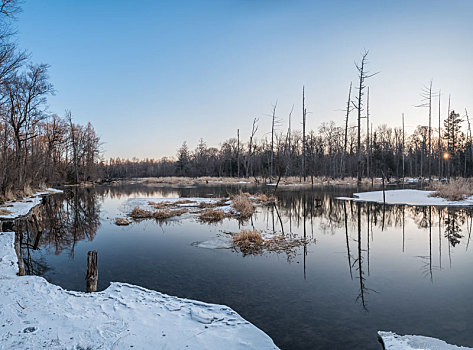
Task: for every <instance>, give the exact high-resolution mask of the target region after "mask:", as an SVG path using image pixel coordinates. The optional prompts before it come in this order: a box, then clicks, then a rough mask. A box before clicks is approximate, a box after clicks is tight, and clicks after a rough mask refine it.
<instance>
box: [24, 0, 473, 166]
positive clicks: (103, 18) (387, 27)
mask: <svg viewBox="0 0 473 350" xmlns="http://www.w3.org/2000/svg"><path fill="white" fill-rule="evenodd" d="M22 7H23V11H22V13H20V14H19V15H18V18H17V21H16V24H15V25H16V27H17V32H18V34H17V41H18V44H19V46H20V47H21V48H23V49H26V50H28V51H29V52H30V53H31V60H32V61H33V62H35V63H48V64H50V65H51V68H50V77H51V81H52V83H53V84H54V87H55V90H56V93H55V95H54V96H51V97H50V98H49V110H50V111H51V112H55V113H58V114H60V115H64V113H65V110H70V111H71V112H72V115H73V118H74V120H75V121H76V122H79V123H82V124H85V123H87V122H89V121H90V122H91V123H92V124H93V126H94V127H95V129H96V131H97V133H98V135H99V136H100V137H101V140H102V142H103V146H102V149H103V155H104V157H105V158H106V159H108V158H109V157H125V158H131V157H137V158H140V159H142V158H160V157H163V156H170V157H172V156H175V155H176V151H177V149H178V148H179V147H180V146H181V144H182V143H183V142H184V141H187V143H188V145H189V147H190V148H191V149H193V148H195V147H196V145H197V144H198V142H199V140H200V139H201V138H202V139H203V140H204V141H205V142H206V143H207V145H208V146H219V144H221V143H222V142H223V141H224V140H225V139H228V138H230V137H236V133H237V129H240V135H241V138H242V140H243V141H245V140H247V139H248V138H249V134H250V132H251V124H252V121H253V119H254V118H259V129H258V133H257V135H256V136H257V138H260V139H261V138H264V137H267V136H268V132H269V131H270V130H271V118H270V113H271V110H272V106H273V105H274V104H275V103H277V117H278V118H279V119H280V120H281V123H280V124H279V125H278V129H279V130H280V131H284V130H286V129H287V124H288V122H287V120H288V115H289V112H290V111H291V109H292V108H294V112H293V121H292V128H293V129H301V119H302V116H301V114H302V113H301V109H302V106H301V94H302V86H305V90H306V106H307V111H308V116H307V124H308V128H309V129H314V130H316V129H317V128H318V127H319V126H320V125H321V123H323V122H330V121H334V122H335V123H337V124H338V125H340V126H341V125H343V123H344V112H343V109H344V108H345V104H346V100H347V97H348V87H349V84H350V82H353V83H354V84H356V81H357V71H356V68H355V64H354V63H355V62H356V61H359V60H360V58H361V54H362V53H363V52H364V50H369V55H368V70H369V71H370V72H372V73H375V72H379V73H378V74H377V75H375V76H374V77H372V78H370V79H369V80H368V81H367V85H368V86H369V87H370V114H371V120H372V122H373V125H375V126H376V125H381V124H387V125H389V126H392V127H400V126H401V115H402V113H405V124H406V131H408V132H409V131H412V130H413V129H414V128H415V127H416V126H417V125H419V124H422V125H428V114H427V110H426V109H424V108H416V107H415V106H416V105H418V104H420V103H421V99H422V97H421V93H422V89H423V87H424V86H426V85H429V84H430V81H431V80H432V82H433V83H432V84H433V90H434V91H435V92H438V91H439V90H441V96H442V98H441V111H442V119H444V118H445V116H446V115H447V101H448V95H449V94H451V104H452V108H453V109H455V110H456V111H459V112H461V114H462V115H463V114H464V110H465V108H467V109H468V110H471V111H472V112H471V114H473V99H472V97H473V84H472V82H473V66H472V62H473V29H472V27H471V17H472V15H473V1H467V0H449V1H447V0H445V1H437V0H428V1H427V0H425V1H424V0H417V1H413V0H397V1H379V0H373V1H362V0H360V1H341V0H339V1H337V0H333V1H328V0H327V1H316V0H312V1H306V0H216V1H209V0H189V1H188V0H181V1H154V0H136V1H122V0H100V1H96V0H80V1H79V0H25V1H24V2H23V6H22ZM434 104H435V106H436V107H435V108H434V114H433V118H434V120H435V121H436V122H433V125H438V121H437V120H438V119H437V118H438V112H437V110H438V99H435V100H434ZM354 123H355V114H354V113H353V114H352V116H351V120H350V124H354Z"/></svg>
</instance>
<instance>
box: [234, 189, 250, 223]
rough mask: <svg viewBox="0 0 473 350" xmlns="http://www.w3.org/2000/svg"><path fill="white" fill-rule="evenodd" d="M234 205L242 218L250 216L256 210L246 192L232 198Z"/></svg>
mask: <svg viewBox="0 0 473 350" xmlns="http://www.w3.org/2000/svg"><path fill="white" fill-rule="evenodd" d="M232 207H233V209H235V211H237V212H238V215H239V216H240V217H241V218H249V217H250V216H251V215H253V213H254V212H255V207H254V206H253V203H251V200H250V199H249V196H248V195H247V194H246V193H240V194H237V195H236V196H234V197H233V198H232Z"/></svg>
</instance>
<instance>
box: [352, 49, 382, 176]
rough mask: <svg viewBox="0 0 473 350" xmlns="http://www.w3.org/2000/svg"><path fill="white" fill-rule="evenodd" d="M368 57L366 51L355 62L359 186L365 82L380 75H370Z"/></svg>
mask: <svg viewBox="0 0 473 350" xmlns="http://www.w3.org/2000/svg"><path fill="white" fill-rule="evenodd" d="M367 57H368V51H365V52H364V53H363V54H362V56H361V61H360V63H356V62H355V67H356V69H357V71H358V96H356V103H353V105H354V107H355V109H356V110H357V111H358V138H357V147H356V153H357V163H358V164H357V184H358V185H360V184H361V175H362V168H361V164H362V158H361V157H362V153H361V118H362V111H363V95H364V92H363V91H364V90H365V88H366V85H365V81H366V79H368V78H371V77H372V76H374V75H376V74H378V73H377V72H376V73H373V74H369V73H368V72H367V71H366V64H367Z"/></svg>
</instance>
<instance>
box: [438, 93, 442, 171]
mask: <svg viewBox="0 0 473 350" xmlns="http://www.w3.org/2000/svg"><path fill="white" fill-rule="evenodd" d="M440 98H441V92H440V90H439V140H438V151H439V165H438V166H439V180H440V178H441V177H442V163H441V162H442V146H441V139H442V127H441V125H440Z"/></svg>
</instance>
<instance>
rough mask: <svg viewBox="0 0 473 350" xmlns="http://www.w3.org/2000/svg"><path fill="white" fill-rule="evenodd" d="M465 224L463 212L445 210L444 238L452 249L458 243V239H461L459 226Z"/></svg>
mask: <svg viewBox="0 0 473 350" xmlns="http://www.w3.org/2000/svg"><path fill="white" fill-rule="evenodd" d="M464 223H465V215H464V212H461V211H458V210H454V209H453V210H452V209H451V208H448V209H447V215H446V216H445V237H446V238H447V239H448V241H449V242H450V244H451V245H452V247H455V246H456V245H457V244H458V243H460V239H461V238H463V235H462V234H461V232H462V230H461V225H463V224H464Z"/></svg>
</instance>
